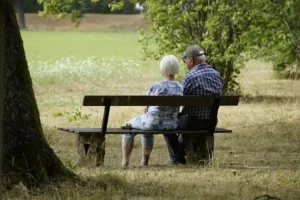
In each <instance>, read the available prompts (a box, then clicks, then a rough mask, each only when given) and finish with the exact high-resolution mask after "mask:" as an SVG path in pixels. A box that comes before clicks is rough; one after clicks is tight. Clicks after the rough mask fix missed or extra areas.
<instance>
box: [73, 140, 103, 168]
mask: <svg viewBox="0 0 300 200" xmlns="http://www.w3.org/2000/svg"><path fill="white" fill-rule="evenodd" d="M77 152H78V154H79V160H78V162H77V165H78V166H81V167H82V166H85V167H87V166H95V164H96V166H100V165H102V164H103V163H104V156H105V136H104V137H101V136H83V135H78V136H77Z"/></svg>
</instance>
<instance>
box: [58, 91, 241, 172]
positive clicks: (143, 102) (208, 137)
mask: <svg viewBox="0 0 300 200" xmlns="http://www.w3.org/2000/svg"><path fill="white" fill-rule="evenodd" d="M238 102H239V96H221V97H214V96H84V99H83V106H105V109H104V113H103V119H102V125H101V128H76V127H58V128H57V129H58V130H62V131H67V132H72V133H77V134H78V143H77V145H78V153H79V155H80V161H79V163H78V164H79V165H81V164H86V163H87V160H89V161H91V160H92V163H94V164H95V163H96V166H99V165H102V164H103V163H104V156H105V135H106V134H126V133H138V134H140V133H143V134H178V133H181V134H194V135H197V136H198V139H199V141H198V142H199V144H200V146H201V148H200V149H198V150H195V149H193V148H191V149H186V151H187V153H190V154H195V155H196V156H197V157H198V159H200V160H208V161H211V159H212V157H213V152H214V133H231V132H232V130H230V129H225V128H220V127H216V128H215V127H214V126H212V127H211V128H210V129H208V130H170V131H169V130H166V131H162V130H151V131H141V130H135V129H131V130H128V129H121V128H107V124H108V119H109V112H110V107H111V106H209V107H211V120H212V121H213V120H215V119H216V118H217V115H218V109H219V106H237V105H238ZM141 114H142V113H141ZM128 120H130V119H128ZM166 149H167V146H166ZM120 151H121V147H120ZM94 164H93V165H94Z"/></svg>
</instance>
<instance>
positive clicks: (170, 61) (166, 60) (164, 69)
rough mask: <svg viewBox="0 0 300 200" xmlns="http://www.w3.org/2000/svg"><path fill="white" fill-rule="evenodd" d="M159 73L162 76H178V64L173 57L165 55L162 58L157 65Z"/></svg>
mask: <svg viewBox="0 0 300 200" xmlns="http://www.w3.org/2000/svg"><path fill="white" fill-rule="evenodd" d="M159 67H160V71H161V73H162V74H163V75H175V74H179V71H180V64H179V61H178V59H177V58H176V57H175V56H174V55H166V56H164V57H163V58H162V60H161V61H160V64H159Z"/></svg>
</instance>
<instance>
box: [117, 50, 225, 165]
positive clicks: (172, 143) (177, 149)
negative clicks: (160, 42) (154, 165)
mask: <svg viewBox="0 0 300 200" xmlns="http://www.w3.org/2000/svg"><path fill="white" fill-rule="evenodd" d="M182 58H183V62H184V63H185V65H186V67H187V68H188V70H189V73H188V74H186V75H185V76H184V78H183V80H182V83H179V82H177V81H176V80H175V75H176V74H178V73H179V68H180V65H179V61H178V60H177V58H176V57H175V56H173V55H167V56H165V57H163V59H162V60H161V62H160V70H161V72H162V75H163V77H164V79H165V80H164V81H162V82H155V83H154V84H153V85H152V86H151V87H150V89H149V90H148V92H147V95H154V96H168V95H170V96H181V95H201V96H203V95H221V93H222V88H223V79H222V77H221V76H220V74H219V73H218V72H217V71H216V70H215V69H213V68H212V67H211V66H210V65H208V64H207V63H206V62H205V55H204V51H203V50H202V49H201V48H200V47H199V46H198V45H190V46H188V47H187V49H186V51H185V52H184V55H183V57H182ZM179 109H180V108H179V107H172V106H149V107H146V108H145V112H144V114H143V115H141V116H138V117H135V118H133V119H131V120H130V121H129V122H128V123H127V125H128V126H130V127H132V128H134V129H140V130H175V129H186V130H201V129H208V127H210V126H211V125H210V120H209V117H210V109H211V108H210V107H203V106H202V107H184V108H183V109H182V111H181V112H179ZM214 126H216V124H214ZM134 137H135V134H124V135H123V138H122V153H123V159H122V165H123V166H128V165H129V158H130V154H131V151H132V149H133V143H134ZM192 137H195V136H189V135H183V134H180V135H171V134H170V135H169V134H164V139H165V141H166V143H167V146H168V151H169V157H170V158H169V161H168V163H169V164H186V158H185V156H186V153H185V147H186V144H187V143H188V142H189V141H190V140H193V138H192ZM141 141H142V160H141V165H142V166H144V165H148V162H149V158H150V154H151V151H152V148H153V141H154V136H153V135H152V134H141Z"/></svg>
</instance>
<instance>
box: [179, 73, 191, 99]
mask: <svg viewBox="0 0 300 200" xmlns="http://www.w3.org/2000/svg"><path fill="white" fill-rule="evenodd" d="M181 84H182V87H183V95H192V91H193V87H194V86H193V81H192V79H191V78H190V77H189V76H185V77H184V78H183V79H182V82H181Z"/></svg>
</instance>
